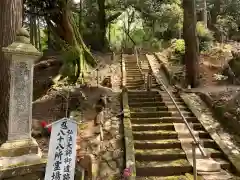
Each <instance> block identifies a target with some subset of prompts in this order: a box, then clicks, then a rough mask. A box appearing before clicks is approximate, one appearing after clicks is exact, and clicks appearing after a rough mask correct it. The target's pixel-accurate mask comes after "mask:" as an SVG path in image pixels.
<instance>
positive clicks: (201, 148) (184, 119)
mask: <svg viewBox="0 0 240 180" xmlns="http://www.w3.org/2000/svg"><path fill="white" fill-rule="evenodd" d="M156 80H159V81H160V83H161V85H162V86H163V88H164V90H165V91H166V92H167V94H168V95H169V97H170V99H171V100H172V102H173V104H174V106H175V107H176V108H177V110H178V112H179V114H180V116H181V117H182V119H183V122H184V124H185V125H186V126H187V128H188V130H189V132H190V134H191V136H192V138H193V141H194V142H195V144H196V146H197V147H198V148H199V149H200V151H201V153H202V155H203V156H204V157H207V154H206V152H205V151H204V150H203V147H202V146H201V144H200V143H199V141H198V140H197V138H196V137H195V135H194V133H193V130H192V128H191V127H190V126H189V123H188V122H187V120H186V118H185V117H184V115H183V113H182V112H181V110H180V108H179V107H178V105H177V103H176V101H175V100H174V99H173V97H172V95H171V93H170V92H169V91H168V89H167V87H166V86H165V85H164V83H163V81H162V80H161V78H159V79H158V78H157V79H156Z"/></svg>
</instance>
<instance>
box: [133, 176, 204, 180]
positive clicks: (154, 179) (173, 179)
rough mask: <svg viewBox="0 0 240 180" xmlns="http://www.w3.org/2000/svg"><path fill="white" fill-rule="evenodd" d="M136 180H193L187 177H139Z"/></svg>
mask: <svg viewBox="0 0 240 180" xmlns="http://www.w3.org/2000/svg"><path fill="white" fill-rule="evenodd" d="M136 179H137V180H192V179H189V178H188V177H187V176H185V175H178V176H164V177H160V176H149V177H142V176H137V177H136ZM199 180H200V179H199Z"/></svg>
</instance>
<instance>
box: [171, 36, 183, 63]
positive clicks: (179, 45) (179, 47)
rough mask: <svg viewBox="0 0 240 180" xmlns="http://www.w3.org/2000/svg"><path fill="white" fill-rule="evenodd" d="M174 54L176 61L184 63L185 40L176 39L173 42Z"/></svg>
mask: <svg viewBox="0 0 240 180" xmlns="http://www.w3.org/2000/svg"><path fill="white" fill-rule="evenodd" d="M171 44H172V45H171V47H172V51H173V52H172V53H173V54H174V58H172V60H174V61H180V62H181V63H183V58H184V54H185V41H184V40H183V39H175V40H172V42H171Z"/></svg>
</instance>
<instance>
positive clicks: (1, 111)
mask: <svg viewBox="0 0 240 180" xmlns="http://www.w3.org/2000/svg"><path fill="white" fill-rule="evenodd" d="M21 26H22V0H1V1H0V64H1V66H0V92H1V96H0V140H1V141H6V139H7V133H8V114H9V85H10V71H9V67H10V61H9V60H8V59H6V58H5V57H4V55H3V52H2V47H6V46H8V45H10V44H11V43H12V42H13V41H14V40H15V37H16V30H17V29H19V28H21Z"/></svg>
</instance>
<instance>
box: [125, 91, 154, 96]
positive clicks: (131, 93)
mask: <svg viewBox="0 0 240 180" xmlns="http://www.w3.org/2000/svg"><path fill="white" fill-rule="evenodd" d="M128 95H129V96H139V95H141V96H142V95H145V96H148V95H149V96H153V95H159V93H158V91H129V92H128Z"/></svg>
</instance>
